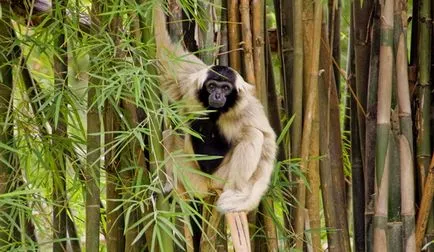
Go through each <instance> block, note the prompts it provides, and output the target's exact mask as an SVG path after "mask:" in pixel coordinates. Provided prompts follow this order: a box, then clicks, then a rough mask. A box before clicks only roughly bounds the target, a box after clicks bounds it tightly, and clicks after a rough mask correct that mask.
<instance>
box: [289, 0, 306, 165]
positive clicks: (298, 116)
mask: <svg viewBox="0 0 434 252" xmlns="http://www.w3.org/2000/svg"><path fill="white" fill-rule="evenodd" d="M303 12H304V10H303V0H295V1H294V35H293V37H294V62H297V64H293V65H292V67H293V69H292V80H291V81H292V86H293V90H292V94H291V96H288V98H287V99H289V98H291V100H292V106H291V110H290V111H291V114H292V115H294V116H295V118H294V122H293V123H292V126H291V154H292V155H291V157H292V158H298V157H300V154H301V150H300V149H301V148H300V146H301V138H302V132H303V81H304V80H303V68H302V67H300V66H303V65H304V59H303V58H304V53H303V39H304V36H303V26H302V25H303V23H302V13H303Z"/></svg>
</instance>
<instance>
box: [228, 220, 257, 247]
mask: <svg viewBox="0 0 434 252" xmlns="http://www.w3.org/2000/svg"><path fill="white" fill-rule="evenodd" d="M225 218H226V223H227V224H228V226H229V230H230V232H231V236H232V243H233V246H234V250H235V252H250V251H251V250H252V248H251V245H250V235H249V222H248V221H247V215H246V213H245V212H238V213H226V214H225Z"/></svg>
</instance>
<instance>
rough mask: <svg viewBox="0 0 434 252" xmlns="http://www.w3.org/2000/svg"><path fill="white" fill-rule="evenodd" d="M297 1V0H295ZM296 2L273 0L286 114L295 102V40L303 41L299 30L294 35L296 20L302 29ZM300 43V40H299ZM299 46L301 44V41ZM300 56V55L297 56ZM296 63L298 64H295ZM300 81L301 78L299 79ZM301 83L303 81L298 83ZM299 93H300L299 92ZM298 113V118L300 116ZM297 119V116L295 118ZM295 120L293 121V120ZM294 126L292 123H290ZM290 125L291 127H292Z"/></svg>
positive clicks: (300, 3)
mask: <svg viewBox="0 0 434 252" xmlns="http://www.w3.org/2000/svg"><path fill="white" fill-rule="evenodd" d="M297 1H298V0H297ZM297 4H299V5H298V7H299V8H300V9H298V10H297V9H296V8H297V5H296V1H282V0H274V5H275V7H274V8H275V11H276V21H277V29H278V38H279V42H280V44H279V48H280V50H279V56H280V61H281V64H282V65H281V76H282V84H283V85H282V87H281V93H282V94H284V96H285V97H287V99H284V100H283V109H284V111H285V112H286V113H287V114H290V113H291V108H292V107H293V106H294V105H295V102H293V101H292V99H291V98H290V97H291V95H293V92H295V90H294V89H295V86H294V85H298V83H295V82H293V78H294V77H293V74H294V73H293V71H294V62H296V61H295V60H296V59H295V57H296V56H295V43H296V42H295V40H297V39H298V40H299V41H303V34H302V33H301V32H300V33H299V34H298V35H299V36H300V37H297V36H296V35H295V32H296V30H295V29H296V28H295V26H296V23H297V22H298V25H299V27H298V29H299V31H301V29H302V25H301V23H302V18H301V14H302V13H301V12H299V11H301V10H302V9H301V6H302V2H301V1H300V2H298V3H297ZM299 43H300V42H299ZM299 46H301V47H302V46H303V44H302V42H301V44H299ZM301 52H302V51H301ZM299 58H300V57H299ZM298 62H299V63H300V64H301V63H303V60H300V61H298ZM297 65H298V64H297ZM298 69H300V70H299V71H301V72H303V68H301V67H298ZM301 81H302V80H301ZM299 84H300V85H303V82H300V83H299ZM300 95H302V94H301V93H300ZM301 114H302V113H300V114H299V115H300V118H301ZM295 120H297V118H295ZM301 120H302V119H300V124H299V125H302V121H301ZM294 122H295V121H294ZM292 126H293V127H294V123H293V125H292ZM293 127H291V128H293ZM299 135H300V140H299V142H298V143H299V144H300V142H301V131H300V134H299ZM300 146H301V144H300V145H298V146H297V149H298V150H300ZM297 157H300V151H298V155H297Z"/></svg>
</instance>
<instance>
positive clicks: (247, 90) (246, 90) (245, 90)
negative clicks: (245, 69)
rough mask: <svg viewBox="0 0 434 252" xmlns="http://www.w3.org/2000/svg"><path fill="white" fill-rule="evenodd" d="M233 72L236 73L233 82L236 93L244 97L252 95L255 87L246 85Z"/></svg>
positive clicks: (237, 74)
mask: <svg viewBox="0 0 434 252" xmlns="http://www.w3.org/2000/svg"><path fill="white" fill-rule="evenodd" d="M234 72H235V73H236V76H237V78H236V80H235V88H236V90H237V91H238V93H239V94H241V95H246V94H250V95H252V94H253V93H254V91H255V87H254V86H253V85H252V84H250V83H247V82H246V81H245V80H244V78H243V77H242V76H241V75H240V74H239V73H238V72H237V71H235V70H234Z"/></svg>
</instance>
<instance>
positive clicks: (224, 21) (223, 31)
mask: <svg viewBox="0 0 434 252" xmlns="http://www.w3.org/2000/svg"><path fill="white" fill-rule="evenodd" d="M228 21H229V20H228V2H227V1H226V0H223V1H222V9H221V12H220V22H221V24H220V41H219V44H220V51H219V54H220V55H219V57H218V60H219V65H222V66H229V55H228V51H229V40H228V26H229V24H228Z"/></svg>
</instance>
